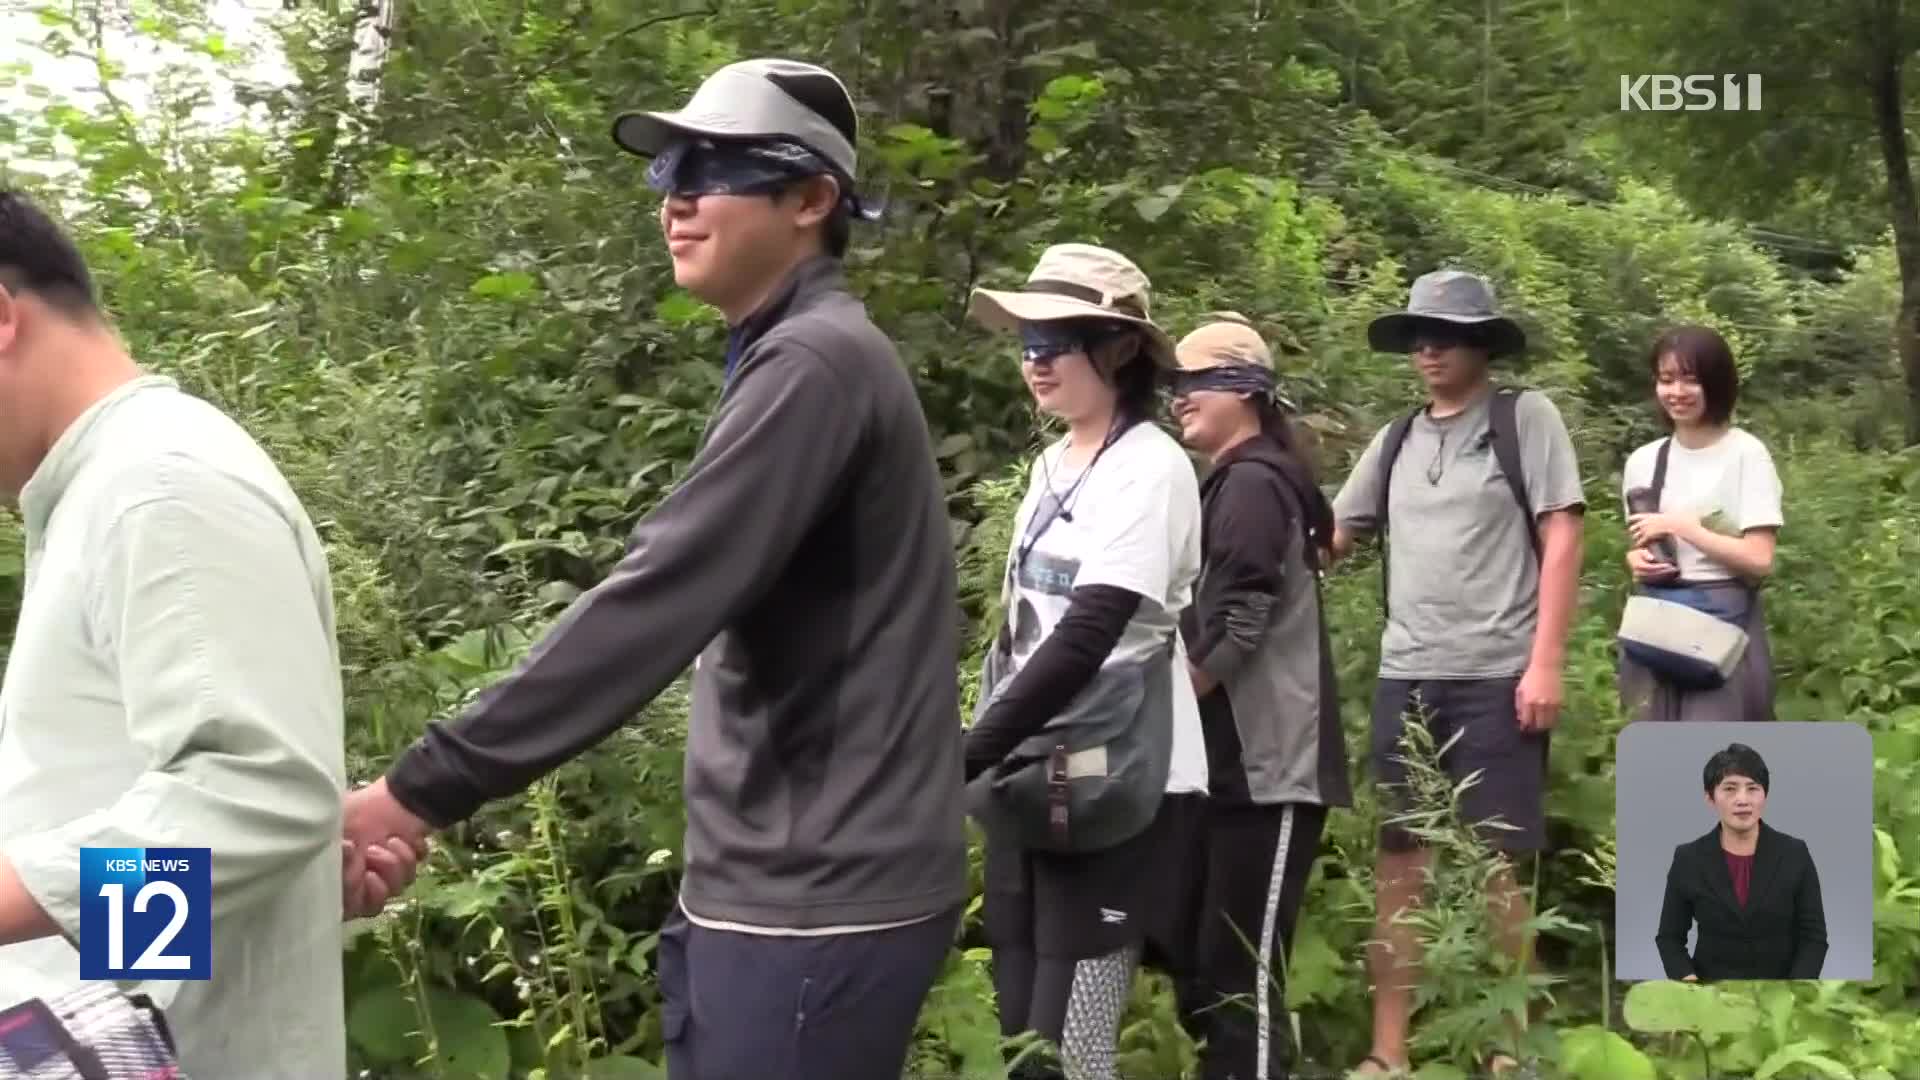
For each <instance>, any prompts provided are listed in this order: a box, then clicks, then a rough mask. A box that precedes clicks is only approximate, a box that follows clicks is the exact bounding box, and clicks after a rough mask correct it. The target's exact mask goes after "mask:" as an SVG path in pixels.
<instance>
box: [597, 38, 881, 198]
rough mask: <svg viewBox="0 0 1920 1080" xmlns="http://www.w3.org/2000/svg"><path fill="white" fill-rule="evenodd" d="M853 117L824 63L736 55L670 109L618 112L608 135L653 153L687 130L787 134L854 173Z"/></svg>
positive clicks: (744, 135)
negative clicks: (737, 58)
mask: <svg viewBox="0 0 1920 1080" xmlns="http://www.w3.org/2000/svg"><path fill="white" fill-rule="evenodd" d="M822 108H824V109H826V110H827V112H822V111H821V109H822ZM830 113H831V114H837V115H829V114H830ZM858 117H859V114H858V112H857V111H856V110H855V109H854V105H853V95H851V94H849V93H848V92H847V87H846V84H844V83H842V82H841V81H840V79H839V77H838V76H836V75H835V74H834V73H833V72H831V71H828V70H827V69H826V68H823V67H820V66H819V65H817V64H807V63H802V62H800V61H797V60H779V59H761V60H742V61H739V62H738V63H733V64H728V65H727V66H726V67H723V68H721V69H720V70H718V71H716V72H714V73H713V74H711V75H709V76H707V78H706V81H704V82H702V83H701V84H700V87H699V89H697V90H695V91H694V93H693V98H692V100H690V101H688V102H687V104H686V105H685V106H684V107H682V108H680V109H678V110H675V111H671V112H629V113H622V114H621V115H620V116H618V117H616V118H615V119H614V122H613V141H614V142H616V143H618V144H620V146H621V147H622V148H623V149H625V150H627V151H629V152H631V153H634V154H638V155H640V156H641V157H654V156H656V155H658V154H659V153H660V152H661V151H663V150H665V149H666V148H667V146H668V144H670V143H671V142H672V141H673V140H674V139H676V138H679V137H682V136H684V135H688V134H692V135H703V136H706V137H708V138H712V139H769V138H774V139H791V140H793V141H794V142H798V143H800V144H801V145H803V146H805V147H807V148H808V149H809V150H812V151H813V152H814V153H816V154H818V155H820V156H821V157H822V158H824V159H825V160H826V161H827V163H828V164H830V165H832V166H833V167H834V168H836V169H839V170H840V171H842V172H843V173H845V174H846V179H847V180H855V179H857V178H858V176H859V173H858V172H857V171H856V167H857V164H858V155H857V153H856V152H855V150H854V143H855V141H856V139H857V138H858V134H859V118H858ZM836 121H838V122H836ZM843 125H844V126H843Z"/></svg>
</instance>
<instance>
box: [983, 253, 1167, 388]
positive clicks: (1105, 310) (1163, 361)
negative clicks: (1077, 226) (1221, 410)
mask: <svg viewBox="0 0 1920 1080" xmlns="http://www.w3.org/2000/svg"><path fill="white" fill-rule="evenodd" d="M1150 291H1151V283H1150V282H1149V281H1148V280H1147V275H1146V274H1145V273H1144V272H1142V271H1141V269H1140V268H1139V267H1138V266H1135V265H1134V264H1133V260H1131V259H1129V258H1127V257H1126V256H1125V255H1122V254H1120V253H1119V252H1117V251H1111V250H1108V249H1107V248H1103V247H1096V246H1095V245H1092V244H1055V245H1053V246H1052V247H1049V248H1048V249H1047V250H1046V251H1044V252H1042V253H1041V254H1040V261H1039V262H1038V263H1036V264H1035V265H1034V268H1033V272H1032V273H1031V274H1029V275H1027V284H1026V287H1025V288H1023V289H1019V290H1017V291H1000V290H995V289H975V290H973V295H972V297H971V298H970V300H969V303H968V305H967V313H968V314H969V315H971V316H972V317H973V318H974V319H975V320H977V321H979V322H980V323H981V325H983V326H986V327H988V328H989V329H993V330H1006V331H1012V330H1018V329H1019V328H1020V324H1021V323H1023V322H1050V321H1054V320H1058V319H1088V318H1093V319H1112V320H1115V321H1117V322H1123V323H1128V324H1130V325H1133V326H1137V327H1139V328H1140V329H1141V330H1143V331H1145V333H1146V338H1147V353H1148V355H1150V356H1151V357H1152V358H1153V362H1154V364H1155V366H1157V367H1159V368H1161V369H1163V370H1166V371H1178V370H1179V369H1180V365H1179V364H1178V363H1177V362H1176V361H1175V359H1174V348H1173V339H1172V338H1171V337H1168V336H1167V332H1166V331H1165V330H1162V329H1160V327H1158V326H1156V325H1154V322H1153V316H1152V311H1151V307H1150V302H1149V301H1150V297H1149V293H1150Z"/></svg>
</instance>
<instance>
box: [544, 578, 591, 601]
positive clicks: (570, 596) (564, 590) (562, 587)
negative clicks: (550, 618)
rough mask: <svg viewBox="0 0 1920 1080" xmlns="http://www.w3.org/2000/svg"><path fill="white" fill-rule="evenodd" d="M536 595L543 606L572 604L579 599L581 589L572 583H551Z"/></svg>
mask: <svg viewBox="0 0 1920 1080" xmlns="http://www.w3.org/2000/svg"><path fill="white" fill-rule="evenodd" d="M535 595H537V596H539V598H540V602H541V603H543V604H571V603H573V601H574V600H575V599H576V598H577V597H579V595H580V587H579V586H578V585H575V584H574V583H573V582H571V581H549V582H547V583H546V584H545V585H542V586H540V591H539V592H538V593H537V594H535Z"/></svg>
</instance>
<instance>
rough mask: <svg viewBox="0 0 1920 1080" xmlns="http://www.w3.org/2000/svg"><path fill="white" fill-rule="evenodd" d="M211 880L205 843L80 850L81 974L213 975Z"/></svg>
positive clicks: (151, 977) (105, 976) (156, 977)
mask: <svg viewBox="0 0 1920 1080" xmlns="http://www.w3.org/2000/svg"><path fill="white" fill-rule="evenodd" d="M211 885H212V853H211V852H210V851H209V850H208V849H206V848H82V849H80V897H81V900H80V977H81V978H83V979H117V980H126V979H135V980H201V979H207V978H211V977H212V975H213V956H212V943H211V938H212V933H211V931H212V927H211V925H210V919H209V914H208V910H207V909H208V904H209V900H210V894H211V891H212V889H211ZM129 898H131V899H129ZM130 952H133V953H137V957H138V958H137V959H135V960H134V962H133V963H132V965H131V966H129V965H128V964H127V955H128V954H129V953H130Z"/></svg>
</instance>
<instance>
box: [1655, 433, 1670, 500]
mask: <svg viewBox="0 0 1920 1080" xmlns="http://www.w3.org/2000/svg"><path fill="white" fill-rule="evenodd" d="M1672 449H1673V436H1671V435H1669V436H1667V437H1666V438H1664V439H1661V440H1660V449H1659V450H1658V451H1657V452H1656V453H1655V454H1654V455H1653V505H1654V508H1655V509H1659V507H1660V493H1661V492H1662V491H1665V490H1666V488H1667V455H1668V453H1669V452H1670V451H1672Z"/></svg>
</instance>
